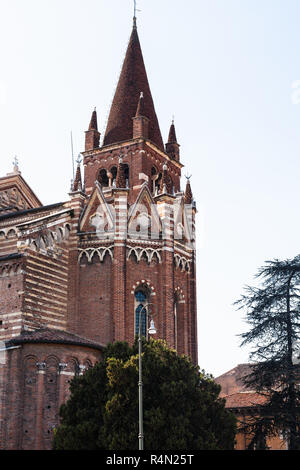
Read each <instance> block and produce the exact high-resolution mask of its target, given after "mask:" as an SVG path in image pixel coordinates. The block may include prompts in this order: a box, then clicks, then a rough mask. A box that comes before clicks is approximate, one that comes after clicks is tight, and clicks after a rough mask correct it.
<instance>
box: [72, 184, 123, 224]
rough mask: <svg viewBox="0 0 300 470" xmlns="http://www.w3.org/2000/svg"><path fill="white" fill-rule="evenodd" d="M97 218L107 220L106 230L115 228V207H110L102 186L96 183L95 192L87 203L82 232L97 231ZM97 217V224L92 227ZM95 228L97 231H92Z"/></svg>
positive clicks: (82, 219)
mask: <svg viewBox="0 0 300 470" xmlns="http://www.w3.org/2000/svg"><path fill="white" fill-rule="evenodd" d="M97 216H99V218H101V217H103V218H105V221H106V223H105V224H104V227H105V228H108V229H113V228H114V219H115V217H114V213H113V207H110V206H109V205H108V204H107V202H106V200H105V197H104V195H103V192H102V189H101V186H100V184H99V183H98V182H97V181H96V183H95V188H94V191H93V192H92V194H91V197H90V199H89V202H88V203H87V205H86V207H85V209H84V211H83V214H82V216H81V219H80V223H79V230H80V232H91V231H96V227H97V220H96V218H97ZM93 217H95V224H94V225H91V219H92V218H93ZM93 226H94V227H95V230H91V229H92V227H93Z"/></svg>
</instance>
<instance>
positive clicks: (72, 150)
mask: <svg viewBox="0 0 300 470" xmlns="http://www.w3.org/2000/svg"><path fill="white" fill-rule="evenodd" d="M71 152H72V168H73V181H74V178H75V169H74V148H73V134H72V131H71Z"/></svg>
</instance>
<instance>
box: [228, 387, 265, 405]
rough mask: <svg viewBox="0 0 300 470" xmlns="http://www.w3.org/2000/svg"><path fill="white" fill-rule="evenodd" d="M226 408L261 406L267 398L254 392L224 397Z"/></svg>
mask: <svg viewBox="0 0 300 470" xmlns="http://www.w3.org/2000/svg"><path fill="white" fill-rule="evenodd" d="M224 398H225V400H226V408H249V407H252V406H258V405H263V404H264V403H266V401H267V397H265V396H263V395H261V394H259V393H256V392H251V391H250V392H239V393H234V394H232V395H228V396H226V397H224Z"/></svg>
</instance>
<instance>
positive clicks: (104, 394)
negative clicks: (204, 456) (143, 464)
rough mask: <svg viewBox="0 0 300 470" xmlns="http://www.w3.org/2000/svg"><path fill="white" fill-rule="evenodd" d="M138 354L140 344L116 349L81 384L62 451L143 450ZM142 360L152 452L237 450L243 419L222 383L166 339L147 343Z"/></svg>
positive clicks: (58, 442)
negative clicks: (231, 408) (223, 394)
mask: <svg viewBox="0 0 300 470" xmlns="http://www.w3.org/2000/svg"><path fill="white" fill-rule="evenodd" d="M137 352H138V348H137V343H135V344H134V345H133V346H132V347H130V346H129V345H128V344H127V343H123V342H118V343H114V344H110V345H108V347H107V349H106V351H105V357H104V360H103V361H102V362H99V363H97V364H96V365H95V366H94V367H93V368H92V369H90V370H88V371H87V372H86V373H85V374H84V375H83V376H80V377H76V378H74V380H73V381H72V383H71V396H70V399H69V401H68V402H67V403H66V404H65V405H62V407H61V410H60V415H61V424H60V426H59V427H58V428H57V430H56V432H55V437H54V445H53V447H54V449H56V450H62V449H64V450H75V449H79V450H80V449H102V450H136V449H138V387H137V384H138V354H137ZM142 357H143V393H144V397H143V404H144V435H145V449H146V450H177V451H178V450H186V449H193V450H197V449H216V450H217V449H232V448H233V446H234V439H235V432H236V420H235V417H234V416H233V415H232V414H231V413H229V412H228V411H227V410H226V409H225V408H224V400H222V399H220V398H219V392H220V387H219V385H217V384H216V383H215V382H214V381H213V380H212V378H211V377H210V376H207V375H206V374H205V373H204V372H199V369H198V368H197V367H195V366H194V365H193V364H192V363H191V362H190V361H189V360H188V359H187V358H186V357H185V356H178V355H177V354H176V352H175V351H173V350H171V349H169V348H168V347H167V346H166V344H165V343H164V342H163V341H161V340H152V339H151V340H150V341H149V342H146V341H143V356H142Z"/></svg>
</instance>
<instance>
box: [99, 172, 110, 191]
mask: <svg viewBox="0 0 300 470" xmlns="http://www.w3.org/2000/svg"><path fill="white" fill-rule="evenodd" d="M98 181H99V183H100V184H101V186H104V187H106V186H108V176H107V171H106V170H105V169H104V168H102V170H100V171H99V176H98Z"/></svg>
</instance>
